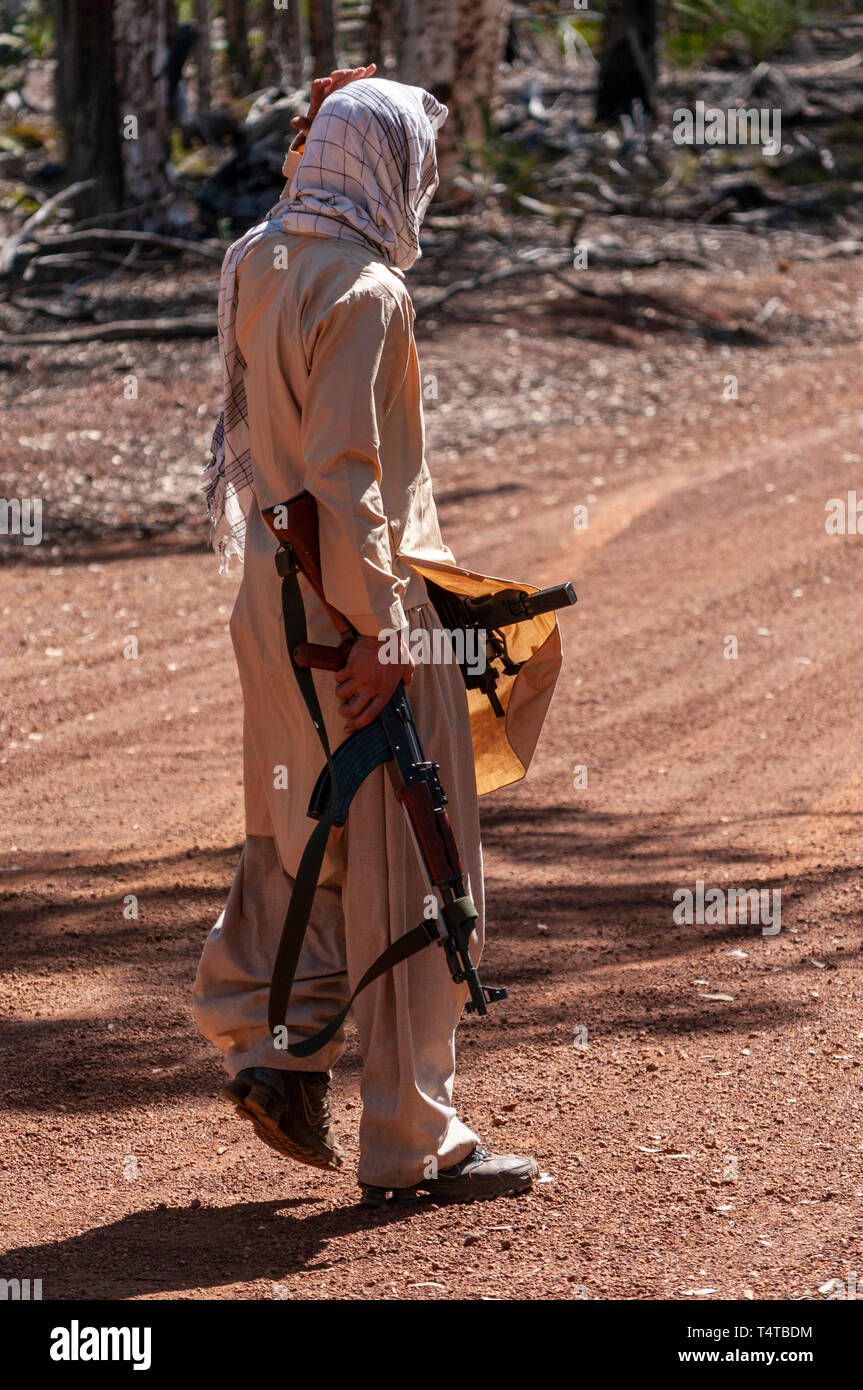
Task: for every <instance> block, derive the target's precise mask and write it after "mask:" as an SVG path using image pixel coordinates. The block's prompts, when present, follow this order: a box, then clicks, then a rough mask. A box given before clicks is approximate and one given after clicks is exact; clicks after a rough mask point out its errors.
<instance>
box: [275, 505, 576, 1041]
mask: <svg viewBox="0 0 863 1390" xmlns="http://www.w3.org/2000/svg"><path fill="white" fill-rule="evenodd" d="M262 515H263V517H264V520H265V522H266V523H267V525H268V527H269V528H270V530H271V532H272V534H273V535H274V536H275V538H276V540H277V541H278V543H279V549H278V551H277V552H276V557H275V559H276V570H277V573H278V574H279V575H280V577H281V579H282V612H283V616H284V623H285V639H286V642H287V647H288V655H289V657H290V660H291V665H292V667H293V669H294V673H295V675H296V677H297V681H298V684H299V687H300V691H301V693H302V695H303V698H304V699H305V702H306V705H307V707H308V710H309V713H310V715H311V718H312V722H313V724H314V726H315V729H316V731H317V734H318V737H319V738H320V740H321V746H322V748H323V751H324V755H325V758H326V764H325V766H324V768H323V770H322V772H321V775H320V777H319V778H318V781H317V783H316V785H315V788H314V791H313V793H312V797H311V800H310V802H309V809H308V813H309V816H310V817H311V818H312V819H313V820H315V821H317V826H316V827H315V829H314V831H313V832H312V835H311V837H310V839H309V842H308V844H307V846H306V850H305V853H304V855H303V859H302V861H301V863H300V867H299V869H298V871H297V878H296V881H295V886H294V892H293V895H292V898H291V903H290V906H289V908H288V913H287V917H286V919H285V926H284V929H283V932H282V939H281V943H280V945H279V951H278V955H277V958H276V965H275V968H274V971H273V980H272V984H271V987H270V1002H269V1025H270V1030H271V1031H272V1032H273V1034H274V1035H275V1034H276V1033H277V1030H278V1029H280V1028H282V1029H283V1028H284V1022H285V1014H286V1011H287V1006H288V1002H289V999H290V992H291V987H292V985H293V979H294V973H295V970H296V965H297V960H298V959H299V953H300V948H301V946H302V940H303V936H304V934H305V929H306V924H307V922H308V917H309V912H310V909H311V903H312V897H313V895H314V891H315V888H316V886H317V881H318V875H319V873H320V868H321V864H322V861H323V854H324V850H325V847H326V841H327V838H328V836H329V831H330V828H331V827H332V826H341V825H344V823H345V821H346V819H347V815H348V809H349V807H350V804H351V801H352V800H353V797H354V795H355V793H356V792H357V790H358V789H359V787H360V786H361V785H362V783H363V782H364V780H365V779H366V777H367V776H368V775H369V773H370V772H372V771H373V770H374V768H376V767H380V766H381V765H383V764H386V765H387V767H388V770H389V773H390V776H391V778H392V782H393V786H394V789H395V794H396V797H397V799H398V802H399V804H400V805H401V807H402V810H403V812H404V814H405V818H406V820H407V824H408V828H409V831H410V834H411V838H412V840H413V843H414V846H415V849H416V852H417V857H418V859H419V863H420V866H421V868H422V871H423V874H424V876H425V879H426V881H427V883H428V886H429V890H430V892H431V894H432V896H433V897H434V898H435V899H436V901H437V903H438V911H437V915H436V916H435V917H432V918H428V919H425V920H424V921H423V922H422V923H421V924H420V926H418V927H416V928H415V929H414V930H412V931H408V932H406V933H405V935H404V936H402V937H400V938H398V940H397V941H395V942H394V943H393V944H392V945H391V946H389V947H388V948H387V950H386V951H384V952H383V953H382V954H381V955H380V956H379V957H378V959H377V960H376V961H375V962H374V964H373V965H371V966H370V967H369V969H368V970H367V971H366V973H365V975H364V976H363V977H362V979H361V980H360V982H359V984H358V985H357V988H356V989H355V990H354V993H353V995H352V996H351V998H350V1000H349V1001H348V1003H347V1004H346V1005H345V1007H344V1009H342V1010H341V1011H340V1012H339V1013H338V1014H337V1015H336V1016H335V1017H334V1018H333V1019H331V1020H330V1022H329V1023H328V1024H327V1025H326V1026H325V1027H324V1028H323V1029H322V1030H321V1031H320V1032H319V1033H317V1034H315V1036H314V1037H313V1038H307V1039H304V1040H302V1041H301V1042H295V1043H293V1044H288V1051H289V1052H291V1054H292V1055H294V1056H297V1057H306V1056H310V1055H311V1054H312V1053H314V1052H316V1051H317V1050H318V1049H319V1048H321V1047H322V1046H323V1045H324V1043H325V1042H327V1041H328V1040H329V1039H330V1038H331V1037H332V1036H333V1035H334V1033H335V1032H336V1031H337V1030H338V1028H339V1027H340V1026H341V1023H342V1022H343V1020H344V1018H345V1016H346V1015H347V1013H348V1010H349V1009H350V1006H351V1004H352V1003H353V1000H354V998H355V997H356V995H357V994H359V992H360V990H361V989H364V988H365V986H366V985H368V984H370V983H371V981H372V980H374V979H377V978H378V976H379V975H382V974H384V973H385V971H387V970H389V969H391V968H392V967H393V966H394V965H396V964H397V963H398V962H399V961H401V960H406V959H407V958H408V957H409V956H411V955H413V954H415V952H416V951H419V950H421V949H422V948H423V947H424V946H427V945H429V944H430V943H431V942H437V943H438V944H439V945H441V946H442V948H443V951H444V955H445V957H446V961H447V965H448V966H449V970H450V974H451V976H452V978H453V980H454V982H455V983H456V984H465V985H467V988H468V992H469V995H470V999H469V1001H468V1003H467V1005H466V1009H467V1012H468V1013H477V1014H485V1013H487V1012H488V1005H489V1004H493V1003H496V1002H497V1001H498V1000H501V999H505V998H506V997H507V991H506V990H505V989H494V988H492V987H490V986H489V985H484V984H483V983H482V981H481V980H480V977H479V974H478V972H477V969H476V966H475V965H474V963H473V961H472V959H471V954H470V936H471V932H472V931H473V929H474V925H475V923H476V920H477V910H476V907H475V905H474V902H473V899H472V897H471V895H470V892H469V890H468V885H467V882H466V878H465V872H464V867H463V864H462V860H461V856H460V854H459V851H458V846H457V844H456V840H455V836H454V834H453V829H452V825H451V823H450V819H449V815H448V814H447V809H446V807H447V796H446V792H445V791H444V788H443V786H442V785H441V781H440V778H439V776H438V771H439V764H438V763H436V762H432V761H430V760H429V759H428V758H427V757H426V756H425V753H424V751H423V747H422V744H421V742H420V738H419V734H418V732H417V727H416V723H415V721H414V717H413V711H412V710H411V706H410V701H409V699H408V695H407V691H406V690H405V687H404V684H403V683H402V682H401V681H399V682H398V684H397V686H396V688H395V690H394V691H393V693H392V695H391V696H390V698H389V700H388V701H387V703H386V705H385V706H384V708H383V709H382V710H381V712H380V714H378V716H377V717H376V718H375V719H374V720H373V721H372V722H371V723H370V724H367V725H366V726H365V727H364V728H362V729H357V730H356V731H355V732H354V733H352V734H350V735H349V736H348V737H347V738H346V739H345V740H344V742H343V743H341V744H340V745H339V747H338V748H336V750H335V751H334V752H331V751H330V747H329V742H328V739H327V733H326V729H325V727H324V721H323V716H322V714H321V710H320V706H319V704H318V699H317V694H316V692H315V687H314V682H313V681H312V678H311V675H310V672H311V671H312V670H322V671H338V670H341V668H342V667H343V666H344V665H345V663H346V662H347V660H348V656H349V655H350V650H351V647H352V646H353V643H354V642H355V641H356V639H357V636H358V634H357V632H356V629H355V628H353V627H352V625H351V623H350V622H349V621H348V619H347V618H346V617H345V616H344V614H343V613H340V612H339V611H338V609H336V608H334V607H333V606H332V604H331V603H329V602H328V600H327V598H326V595H325V593H324V582H323V575H322V573H321V556H320V540H319V535H318V512H317V503H316V501H315V499H314V497H313V496H312V495H311V493H309V492H300V493H298V494H297V495H296V496H295V497H291V498H289V500H288V501H286V502H283V503H280V504H279V505H277V506H275V507H268V508H267V509H266V510H264V511H263V513H262ZM300 573H302V574H303V575H304V576H305V578H306V580H307V581H308V583H309V584H310V586H311V587H312V589H313V590H314V591H315V593H316V594H317V596H318V598H319V599H320V600H321V603H322V604H323V606H324V608H325V610H326V612H327V614H328V616H329V618H330V620H331V621H332V623H333V625H334V627H335V629H336V632H337V633H338V635H339V642H338V645H337V646H323V645H320V644H317V643H312V642H309V641H307V640H306V639H307V634H306V625H305V610H304V607H303V599H302V593H301V590H300V586H299V582H298V575H299V574H300ZM427 588H428V591H429V597H430V600H431V602H432V603H433V604H434V607H435V609H436V611H437V613H438V617H439V619H440V621H441V624H442V626H443V627H445V628H448V629H449V630H450V631H456V630H458V629H467V628H470V627H473V628H475V629H476V630H477V632H478V634H479V636H480V637H481V638H482V639H483V641H484V643H485V652H486V661H485V663H484V669H483V670H482V671H481V672H480V671H478V670H477V669H475V668H474V667H471V666H469V665H467V663H465V662H460V665H461V669H462V674H463V676H464V679H465V683H466V685H467V686H468V688H478V689H482V690H484V691H485V693H486V695H487V696H488V698H489V700H490V702H491V704H492V707H493V709H494V710H495V713H496V714H497V715H498V717H501V716H502V715H503V713H504V711H503V708H502V707H501V704H500V701H499V699H498V697H497V693H496V688H495V687H496V683H497V680H498V679H499V676H500V674H507V675H512V674H515V672H517V671H518V669H519V667H520V665H521V663H518V662H515V661H513V660H512V658H511V656H510V653H509V652H508V650H507V645H506V641H505V637H504V633H503V629H504V628H506V627H507V626H510V625H512V624H513V623H518V622H524V621H525V620H526V619H529V618H532V617H535V616H536V615H537V614H540V613H548V612H551V611H553V610H554V609H557V608H564V607H569V606H570V605H571V604H573V603H575V601H576V597H575V593H574V592H573V589H572V585H571V584H559V585H556V586H554V587H553V588H550V589H542V590H540V591H539V592H538V593H535V594H529V593H527V592H526V591H524V590H521V589H504V590H501V591H498V592H497V593H495V594H491V595H488V596H483V597H480V598H463V597H460V596H458V595H455V594H452V593H451V592H450V591H449V590H446V589H444V588H442V587H441V586H440V585H438V584H434V583H432V582H429V581H427Z"/></svg>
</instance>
